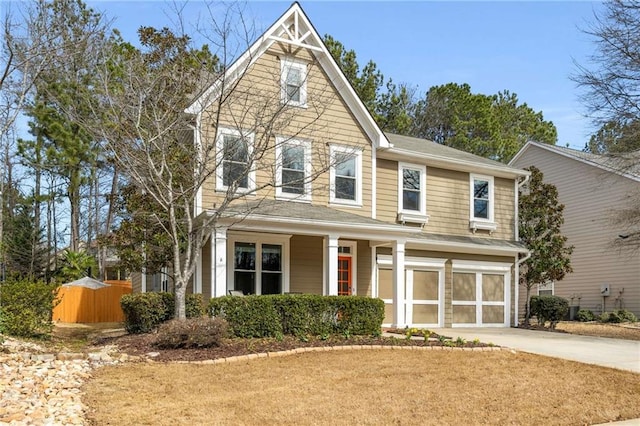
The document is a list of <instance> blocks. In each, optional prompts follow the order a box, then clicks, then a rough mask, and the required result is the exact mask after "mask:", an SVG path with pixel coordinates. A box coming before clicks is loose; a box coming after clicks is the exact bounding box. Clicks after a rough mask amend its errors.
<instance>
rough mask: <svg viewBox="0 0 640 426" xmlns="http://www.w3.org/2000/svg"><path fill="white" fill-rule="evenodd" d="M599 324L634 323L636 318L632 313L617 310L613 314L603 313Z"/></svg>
mask: <svg viewBox="0 0 640 426" xmlns="http://www.w3.org/2000/svg"><path fill="white" fill-rule="evenodd" d="M599 319H600V321H601V322H608V323H616V324H617V323H621V322H636V321H638V318H636V316H635V315H634V313H633V312H629V311H627V310H626V309H617V310H615V311H613V312H604V313H602V315H600V318H599Z"/></svg>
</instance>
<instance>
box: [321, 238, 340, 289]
mask: <svg viewBox="0 0 640 426" xmlns="http://www.w3.org/2000/svg"><path fill="white" fill-rule="evenodd" d="M324 240H325V251H326V255H325V258H326V262H327V264H326V265H325V269H326V271H327V273H326V276H325V279H326V280H327V282H326V283H325V286H326V289H327V290H326V294H328V295H329V296H337V295H338V236H337V235H327V236H326V237H325V238H324Z"/></svg>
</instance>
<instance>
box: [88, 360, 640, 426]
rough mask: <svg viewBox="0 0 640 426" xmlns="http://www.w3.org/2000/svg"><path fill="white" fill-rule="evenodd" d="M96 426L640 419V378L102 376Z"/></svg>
mask: <svg viewBox="0 0 640 426" xmlns="http://www.w3.org/2000/svg"><path fill="white" fill-rule="evenodd" d="M84 391H85V400H84V402H85V403H86V404H87V406H88V407H90V408H91V409H92V412H91V413H90V419H91V421H93V422H94V424H98V425H131V424H136V425H172V426H175V425H186V424H188V425H200V424H202V425H204V424H206V425H214V424H233V425H240V424H251V425H254V424H255V425H263V424H278V425H287V424H288V425H293V424H295V425H304V424H460V425H467V424H473V425H477V424H492V425H494V424H536V425H541V424H545V425H546V424H559V425H582V424H594V423H601V422H608V421H612V420H620V419H630V418H638V417H640V375H638V374H634V373H630V372H624V371H620V370H614V369H608V368H604V367H597V366H592V365H586V364H580V363H576V362H572V361H564V360H558V359H553V358H548V357H541V356H536V355H531V354H525V353H512V352H508V351H499V352H468V351H406V350H402V351H400V350H393V351H390V350H362V351H334V352H311V353H304V354H299V355H294V356H287V357H280V358H262V359H257V360H252V361H248V362H241V363H231V364H221V365H195V364H164V363H148V364H139V363H138V364H125V365H121V366H117V367H104V368H102V369H99V370H97V371H96V374H95V377H94V378H93V379H92V380H91V381H90V382H89V383H88V384H87V385H86V386H85V388H84Z"/></svg>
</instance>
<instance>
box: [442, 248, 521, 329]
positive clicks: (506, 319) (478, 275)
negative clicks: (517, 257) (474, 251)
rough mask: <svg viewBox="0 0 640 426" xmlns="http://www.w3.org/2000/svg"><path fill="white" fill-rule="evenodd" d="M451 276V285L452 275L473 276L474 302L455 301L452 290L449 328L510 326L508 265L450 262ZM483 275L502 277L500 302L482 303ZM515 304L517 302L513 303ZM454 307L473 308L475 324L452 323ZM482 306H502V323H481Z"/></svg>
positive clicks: (509, 269) (465, 261) (509, 272)
mask: <svg viewBox="0 0 640 426" xmlns="http://www.w3.org/2000/svg"><path fill="white" fill-rule="evenodd" d="M451 266H452V267H451V276H452V285H453V274H455V273H467V274H474V275H475V280H476V284H475V290H476V298H475V300H455V299H454V298H453V297H454V295H453V288H452V293H451V310H452V324H451V327H509V326H510V325H511V324H510V323H511V303H512V302H511V266H512V264H510V263H499V262H483V261H469V260H452V261H451ZM483 274H492V275H502V283H503V286H504V288H503V291H504V296H503V300H502V301H483V300H482V276H483ZM515 303H517V301H516V302H515ZM455 306H475V308H476V321H475V323H454V322H453V308H454V307H455ZM483 306H503V318H502V320H503V322H502V323H483V322H482V307H483Z"/></svg>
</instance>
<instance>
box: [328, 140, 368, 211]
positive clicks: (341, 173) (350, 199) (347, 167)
mask: <svg viewBox="0 0 640 426" xmlns="http://www.w3.org/2000/svg"><path fill="white" fill-rule="evenodd" d="M330 174H331V176H330V178H331V196H330V201H331V202H334V203H339V204H352V205H361V204H362V195H361V194H362V151H361V150H359V149H356V148H353V147H346V146H335V145H334V146H331V173H330Z"/></svg>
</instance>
